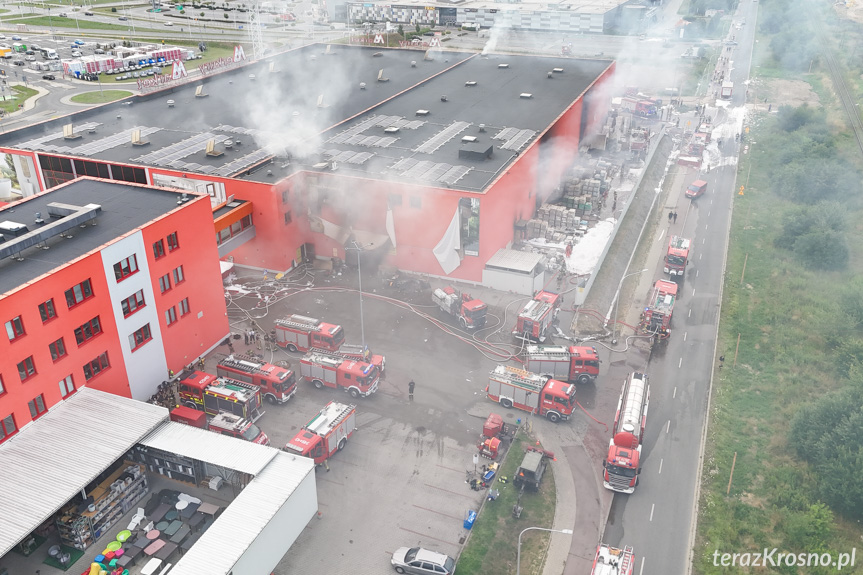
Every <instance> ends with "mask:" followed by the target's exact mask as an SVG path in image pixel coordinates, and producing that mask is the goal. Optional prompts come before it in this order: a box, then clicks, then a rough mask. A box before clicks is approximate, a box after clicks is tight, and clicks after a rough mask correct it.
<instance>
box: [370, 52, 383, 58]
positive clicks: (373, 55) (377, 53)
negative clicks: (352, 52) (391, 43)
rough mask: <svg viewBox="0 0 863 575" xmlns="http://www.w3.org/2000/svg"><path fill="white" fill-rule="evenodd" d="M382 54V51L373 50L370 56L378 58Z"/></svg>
mask: <svg viewBox="0 0 863 575" xmlns="http://www.w3.org/2000/svg"><path fill="white" fill-rule="evenodd" d="M383 55H384V53H383V52H375V53H374V54H372V58H380V57H381V56H383Z"/></svg>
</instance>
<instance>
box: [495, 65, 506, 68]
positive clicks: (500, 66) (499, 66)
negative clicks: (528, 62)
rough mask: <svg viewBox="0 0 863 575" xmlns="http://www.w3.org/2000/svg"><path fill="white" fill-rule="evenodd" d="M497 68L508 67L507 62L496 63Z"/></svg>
mask: <svg viewBox="0 0 863 575" xmlns="http://www.w3.org/2000/svg"><path fill="white" fill-rule="evenodd" d="M497 67H498V68H509V64H498V65H497Z"/></svg>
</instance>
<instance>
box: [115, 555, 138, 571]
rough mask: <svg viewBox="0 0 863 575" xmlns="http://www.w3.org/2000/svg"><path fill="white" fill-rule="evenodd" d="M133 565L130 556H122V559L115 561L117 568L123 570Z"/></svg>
mask: <svg viewBox="0 0 863 575" xmlns="http://www.w3.org/2000/svg"><path fill="white" fill-rule="evenodd" d="M133 563H135V559H134V558H132V556H130V555H123V556H122V557H120V559H118V560H117V566H118V567H122V568H124V569H125V568H126V567H131V566H132V564H133Z"/></svg>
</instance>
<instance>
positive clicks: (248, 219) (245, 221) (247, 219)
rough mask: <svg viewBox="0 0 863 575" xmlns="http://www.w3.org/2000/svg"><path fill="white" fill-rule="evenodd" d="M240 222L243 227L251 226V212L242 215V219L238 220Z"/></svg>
mask: <svg viewBox="0 0 863 575" xmlns="http://www.w3.org/2000/svg"><path fill="white" fill-rule="evenodd" d="M240 222H241V223H242V224H243V229H246V228H250V227H252V214H249V215H248V216H243V219H242V220H240Z"/></svg>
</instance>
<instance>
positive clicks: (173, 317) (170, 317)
mask: <svg viewBox="0 0 863 575" xmlns="http://www.w3.org/2000/svg"><path fill="white" fill-rule="evenodd" d="M175 321H177V310H176V309H175V308H174V306H171V307H169V308H168V309H166V310H165V323H166V324H167V325H171V324H172V323H174V322H175Z"/></svg>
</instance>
